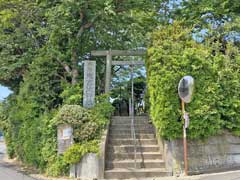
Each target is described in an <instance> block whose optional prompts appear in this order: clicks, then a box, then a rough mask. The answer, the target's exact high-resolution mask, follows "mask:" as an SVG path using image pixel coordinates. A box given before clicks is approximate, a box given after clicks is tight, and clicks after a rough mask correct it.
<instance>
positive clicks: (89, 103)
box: [83, 61, 96, 108]
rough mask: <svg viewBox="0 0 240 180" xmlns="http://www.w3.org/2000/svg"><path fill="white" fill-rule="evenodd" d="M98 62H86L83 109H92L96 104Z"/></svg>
mask: <svg viewBox="0 0 240 180" xmlns="http://www.w3.org/2000/svg"><path fill="white" fill-rule="evenodd" d="M95 82H96V61H84V84H83V87H84V90H83V107H85V108H91V107H93V106H94V104H95V102H94V100H95Z"/></svg>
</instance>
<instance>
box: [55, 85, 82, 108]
mask: <svg viewBox="0 0 240 180" xmlns="http://www.w3.org/2000/svg"><path fill="white" fill-rule="evenodd" d="M63 89H64V90H63V92H62V93H61V95H60V97H61V98H62V99H63V103H64V104H71V105H73V104H76V105H81V104H82V84H74V85H69V84H66V83H65V84H64V85H63Z"/></svg>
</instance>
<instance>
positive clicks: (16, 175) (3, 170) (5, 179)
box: [0, 141, 36, 180]
mask: <svg viewBox="0 0 240 180" xmlns="http://www.w3.org/2000/svg"><path fill="white" fill-rule="evenodd" d="M5 153H6V146H5V144H4V143H3V142H1V141H0V180H36V179H34V178H31V177H28V176H27V175H26V174H24V173H23V172H21V171H19V170H18V169H17V168H16V167H15V166H13V165H10V164H7V163H4V162H3V161H2V159H3V156H4V154H5Z"/></svg>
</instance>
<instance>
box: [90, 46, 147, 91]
mask: <svg viewBox="0 0 240 180" xmlns="http://www.w3.org/2000/svg"><path fill="white" fill-rule="evenodd" d="M91 55H92V56H106V61H107V62H106V80H105V93H108V92H109V91H110V82H111V67H112V65H144V61H112V57H113V56H144V55H146V51H145V50H135V51H132V50H108V51H101V50H100V51H92V52H91Z"/></svg>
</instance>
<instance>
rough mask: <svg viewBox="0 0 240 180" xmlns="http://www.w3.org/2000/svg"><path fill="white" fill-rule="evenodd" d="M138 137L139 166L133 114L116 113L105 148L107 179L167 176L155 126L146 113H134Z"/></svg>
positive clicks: (105, 175)
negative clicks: (132, 123)
mask: <svg viewBox="0 0 240 180" xmlns="http://www.w3.org/2000/svg"><path fill="white" fill-rule="evenodd" d="M135 132H136V139H137V143H136V144H137V148H136V150H137V154H136V168H135V161H134V140H133V139H132V138H131V118H130V117H129V116H115V117H113V118H112V122H111V125H110V129H109V135H108V145H107V149H106V161H105V173H104V177H105V179H129V178H150V177H161V176H168V175H169V173H168V172H167V171H166V170H165V162H164V161H163V159H162V154H161V152H160V148H159V146H158V144H157V140H156V137H155V132H154V128H153V126H152V125H151V124H149V122H148V117H147V116H137V117H135Z"/></svg>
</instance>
